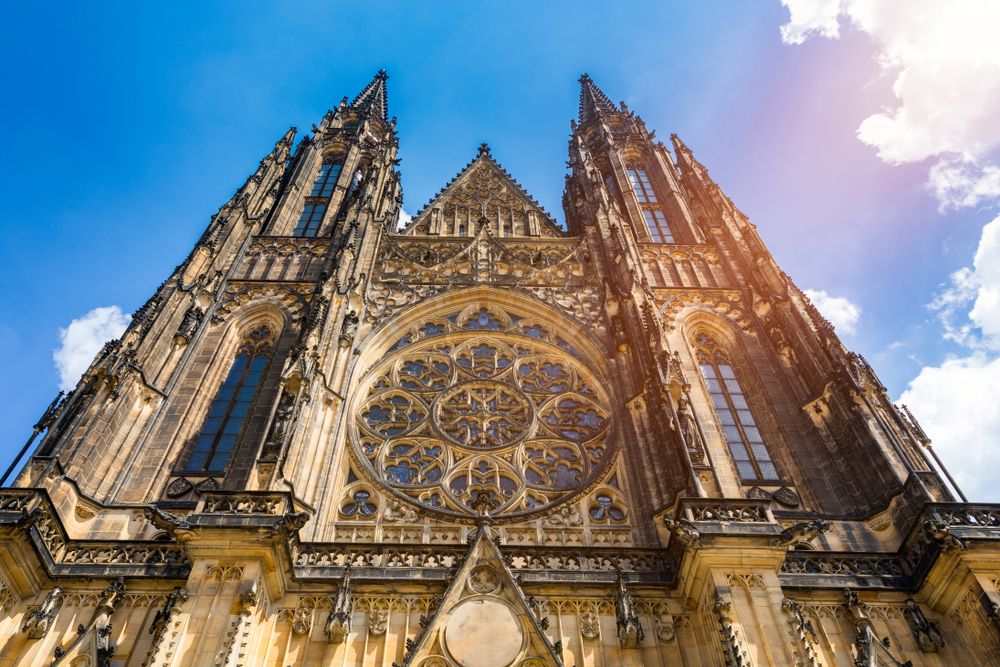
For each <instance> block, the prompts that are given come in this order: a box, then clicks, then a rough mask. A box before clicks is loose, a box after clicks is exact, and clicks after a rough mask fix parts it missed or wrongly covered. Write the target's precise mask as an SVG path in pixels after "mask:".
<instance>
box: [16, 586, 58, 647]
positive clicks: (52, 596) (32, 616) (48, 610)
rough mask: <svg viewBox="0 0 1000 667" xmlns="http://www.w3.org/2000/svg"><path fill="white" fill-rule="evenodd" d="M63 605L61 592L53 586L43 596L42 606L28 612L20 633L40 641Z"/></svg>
mask: <svg viewBox="0 0 1000 667" xmlns="http://www.w3.org/2000/svg"><path fill="white" fill-rule="evenodd" d="M62 603H63V590H62V588H61V587H59V586H55V587H53V588H52V590H51V591H49V592H48V593H47V594H46V595H45V599H44V600H42V606H41V607H39V608H38V609H32V610H31V611H29V612H28V614H27V616H26V617H25V619H24V623H22V624H21V632H24V633H27V635H28V637H29V638H30V639H41V638H42V637H44V636H45V633H46V632H48V631H49V626H50V625H52V621H53V620H55V617H56V614H58V613H59V608H60V607H61V606H62Z"/></svg>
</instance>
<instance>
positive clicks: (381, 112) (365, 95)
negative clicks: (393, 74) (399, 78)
mask: <svg viewBox="0 0 1000 667" xmlns="http://www.w3.org/2000/svg"><path fill="white" fill-rule="evenodd" d="M388 79H389V75H388V73H386V71H385V70H384V69H380V70H379V71H378V72H376V73H375V77H374V78H373V79H372V80H371V82H370V83H369V84H368V85H367V86H365V88H364V90H362V91H361V92H360V93H358V96H357V97H355V98H354V101H353V102H351V106H352V107H354V108H355V109H357V110H358V111H362V112H369V113H375V114H377V115H378V118H379V119H380V120H383V121H386V122H388V121H389V102H388V94H387V92H386V86H385V82H386V81H387V80H388Z"/></svg>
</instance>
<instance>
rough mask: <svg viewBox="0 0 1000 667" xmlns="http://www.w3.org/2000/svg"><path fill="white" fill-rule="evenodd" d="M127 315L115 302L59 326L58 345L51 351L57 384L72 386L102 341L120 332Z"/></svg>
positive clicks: (67, 388) (91, 359) (127, 321)
mask: <svg viewBox="0 0 1000 667" xmlns="http://www.w3.org/2000/svg"><path fill="white" fill-rule="evenodd" d="M130 319H132V318H131V317H130V316H129V315H126V314H124V313H122V311H121V308H119V307H118V306H104V307H102V308H94V309H93V310H91V311H90V312H89V313H87V314H86V315H84V316H83V317H80V318H77V319H75V320H73V321H72V322H70V323H69V326H68V327H66V328H65V329H62V328H60V329H59V341H60V345H59V347H58V348H56V350H55V351H54V352H53V353H52V359H53V361H55V364H56V369H57V370H58V371H59V388H60V389H62V390H63V391H69V390H70V389H73V388H74V387H75V386H76V383H77V382H78V381H79V380H80V376H81V375H83V372H84V371H85V370H87V367H88V366H90V362H92V361H93V360H94V357H95V356H96V355H97V353H98V352H99V351H100V350H101V347H102V346H103V345H104V343H106V342H107V341H109V340H112V339H114V338H118V337H119V336H121V335H122V332H124V331H125V327H127V326H128V323H129V320H130Z"/></svg>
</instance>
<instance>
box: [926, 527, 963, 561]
mask: <svg viewBox="0 0 1000 667" xmlns="http://www.w3.org/2000/svg"><path fill="white" fill-rule="evenodd" d="M924 534H926V535H927V537H929V538H930V539H931V541H932V542H936V543H937V544H938V546H939V547H941V551H943V552H944V553H946V554H951V553H955V552H956V551H962V550H963V549H965V542H963V541H962V540H960V539H958V538H957V537H955V536H954V535H952V534H951V528H950V527H949V526H948V524H946V523H942V522H941V521H935V520H934V519H928V520H927V521H926V522H925V523H924Z"/></svg>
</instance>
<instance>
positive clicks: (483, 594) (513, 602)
mask: <svg viewBox="0 0 1000 667" xmlns="http://www.w3.org/2000/svg"><path fill="white" fill-rule="evenodd" d="M422 625H423V630H422V631H421V633H420V635H419V636H418V637H417V640H416V642H415V643H414V644H412V650H410V651H409V653H407V655H406V659H405V660H404V662H403V665H404V667H409V666H410V665H427V664H434V665H437V664H438V663H437V662H435V658H440V656H443V655H451V656H452V657H454V658H456V659H457V660H458V661H459V662H460V663H461V664H467V661H469V662H477V657H478V656H480V655H481V654H482V652H484V651H485V652H487V653H489V654H490V655H491V656H493V658H494V660H493V662H495V663H496V664H501V662H502V660H497V656H498V655H499V656H502V657H503V658H506V659H508V660H507V663H509V664H517V665H531V666H532V667H563V661H562V656H561V655H560V653H561V651H560V648H559V645H558V644H553V643H552V642H550V641H549V638H548V637H547V636H546V635H545V627H546V626H547V625H548V623H547V622H546V621H541V620H539V618H538V615H537V612H536V610H535V609H534V608H533V606H532V602H531V600H530V599H529V598H527V597H525V595H524V592H523V591H522V590H521V586H520V585H519V584H518V582H517V579H515V578H514V575H513V574H511V571H510V568H509V567H507V564H506V563H505V562H504V559H503V556H502V554H501V553H500V548H499V547H498V546H497V544H496V542H495V541H494V537H493V534H492V532H491V531H490V529H489V526H487V525H485V524H481V525H480V526H479V529H478V530H477V532H476V534H475V537H474V538H473V539H472V541H471V544H470V546H469V553H468V555H467V556H466V557H465V560H464V561H463V562H462V566H461V568H459V570H458V572H457V573H456V574H455V578H454V579H453V580H452V582H451V585H449V586H448V590H447V591H445V593H444V596H443V598H442V599H441V602H440V604H438V606H437V608H436V609H435V610H434V611H433V612H432V613H431V615H430V618H427V619H424V621H423V623H422ZM463 658H465V660H463ZM479 661H480V662H481V659H480V660H479ZM440 664H442V665H444V664H451V662H447V661H444V660H442V661H441V663H440Z"/></svg>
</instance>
